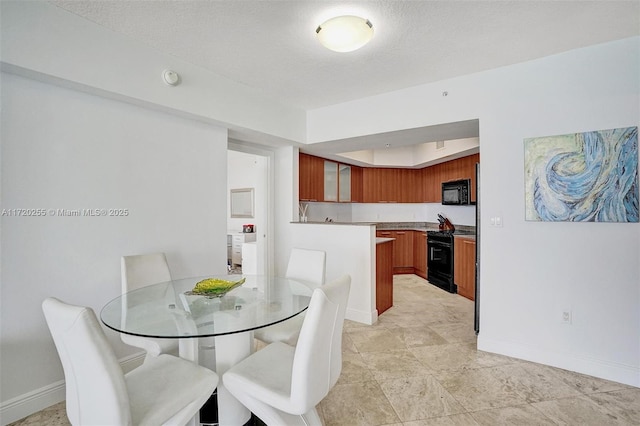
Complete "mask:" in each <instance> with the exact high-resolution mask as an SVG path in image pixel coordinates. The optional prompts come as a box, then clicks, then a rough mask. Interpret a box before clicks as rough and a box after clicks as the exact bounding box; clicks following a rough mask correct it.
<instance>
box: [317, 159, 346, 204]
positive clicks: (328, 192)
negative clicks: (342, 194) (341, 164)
mask: <svg viewBox="0 0 640 426" xmlns="http://www.w3.org/2000/svg"><path fill="white" fill-rule="evenodd" d="M350 197H351V195H349V198H350ZM323 200H324V201H338V163H334V162H333V161H327V160H325V161H324V198H323Z"/></svg>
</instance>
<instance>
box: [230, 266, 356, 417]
mask: <svg viewBox="0 0 640 426" xmlns="http://www.w3.org/2000/svg"><path fill="white" fill-rule="evenodd" d="M350 287H351V277H350V276H349V275H345V276H343V277H341V278H338V279H337V280H335V281H333V282H331V283H328V284H326V285H324V286H322V287H318V288H316V289H315V290H314V291H313V295H312V296H311V303H310V304H309V309H307V315H306V316H305V319H304V324H303V325H302V330H301V331H300V337H299V339H298V344H297V345H296V346H295V347H292V346H290V345H287V344H285V343H282V342H275V343H271V344H270V345H268V346H266V347H265V348H264V349H261V350H259V351H257V352H255V353H253V354H252V355H250V356H249V357H247V358H245V359H244V360H242V361H240V362H239V363H238V364H236V365H234V366H233V367H231V368H230V369H229V370H228V371H227V372H226V373H224V375H223V376H222V383H223V384H224V386H225V387H226V389H227V390H228V391H229V392H230V393H231V394H232V395H233V396H234V397H235V398H237V399H238V400H239V401H240V402H242V404H243V405H244V406H246V407H247V408H248V409H249V410H251V412H252V413H254V414H255V415H256V416H258V417H259V418H260V419H261V420H262V421H263V422H265V423H266V424H267V425H288V426H294V425H321V424H322V422H321V420H320V417H319V416H318V413H317V411H316V408H315V407H316V405H317V404H318V403H319V402H320V401H322V399H323V398H324V397H326V396H327V394H328V393H329V391H330V390H331V388H333V386H334V385H335V384H336V382H337V381H338V378H339V377H340V372H341V371H342V328H343V325H344V316H345V312H346V306H347V301H348V298H349V289H350Z"/></svg>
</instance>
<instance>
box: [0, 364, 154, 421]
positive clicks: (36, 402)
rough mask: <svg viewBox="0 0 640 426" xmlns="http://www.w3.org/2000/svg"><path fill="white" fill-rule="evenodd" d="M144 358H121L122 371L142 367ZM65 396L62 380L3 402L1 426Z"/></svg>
mask: <svg viewBox="0 0 640 426" xmlns="http://www.w3.org/2000/svg"><path fill="white" fill-rule="evenodd" d="M144 357H145V353H144V352H139V353H136V354H133V355H129V356H127V357H124V358H121V359H120V360H119V361H120V365H121V366H122V370H123V371H124V372H125V373H126V372H129V371H131V370H133V369H134V368H136V367H138V366H140V365H142V362H143V361H144ZM65 396H66V395H65V386H64V380H60V381H58V382H55V383H51V384H50V385H47V386H43V387H41V388H40V389H36V390H33V391H31V392H27V393H25V394H23V395H20V396H17V397H15V398H12V399H10V400H8V401H3V402H2V405H0V424H1V425H2V426H6V425H8V424H9V423H13V422H15V421H17V420H20V419H22V418H24V417H27V416H29V415H31V414H33V413H37V412H38V411H41V410H44V409H45V408H47V407H50V406H52V405H54V404H57V403H59V402H62V401H64V399H65Z"/></svg>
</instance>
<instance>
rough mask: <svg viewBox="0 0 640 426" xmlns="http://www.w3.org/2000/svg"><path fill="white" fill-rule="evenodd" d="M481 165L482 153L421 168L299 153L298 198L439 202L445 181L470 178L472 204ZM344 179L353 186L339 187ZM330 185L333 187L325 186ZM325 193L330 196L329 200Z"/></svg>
mask: <svg viewBox="0 0 640 426" xmlns="http://www.w3.org/2000/svg"><path fill="white" fill-rule="evenodd" d="M479 162H480V154H473V155H469V156H466V157H462V158H458V159H455V160H451V161H447V162H444V163H440V164H436V165H434V166H429V167H425V168H422V169H401V168H394V167H357V166H348V165H346V164H342V163H337V162H334V161H331V160H325V159H324V158H320V157H315V156H313V155H308V154H303V153H300V163H299V165H300V166H299V167H300V176H299V187H300V192H299V198H300V201H333V202H335V201H339V202H362V203H440V202H442V182H448V181H452V180H459V179H471V201H476V188H475V181H476V163H479ZM334 165H335V167H334ZM326 166H329V167H326ZM325 169H327V170H331V173H330V174H331V176H333V175H336V174H337V177H336V178H335V179H332V178H331V177H330V176H329V179H328V180H327V177H328V175H327V172H326V171H325ZM344 176H346V177H347V178H349V179H350V181H351V183H350V185H348V184H347V185H344V184H343V185H341V184H340V181H341V179H342V181H343V183H344V182H345V179H344ZM327 182H329V184H330V185H331V186H332V187H331V188H327V187H326V186H327ZM333 186H336V188H333ZM349 186H350V189H351V193H350V195H346V196H341V195H340V194H348V189H349ZM334 189H335V190H334ZM325 190H328V191H325ZM326 194H330V196H329V199H327V195H326ZM335 194H337V196H336V195H335ZM336 197H337V200H336Z"/></svg>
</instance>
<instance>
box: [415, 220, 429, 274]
mask: <svg viewBox="0 0 640 426" xmlns="http://www.w3.org/2000/svg"><path fill="white" fill-rule="evenodd" d="M413 273H414V274H416V275H418V276H420V277H422V278H424V279H425V280H426V279H427V233H426V232H423V231H413Z"/></svg>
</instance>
